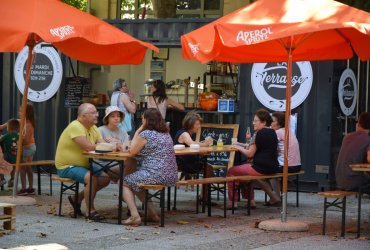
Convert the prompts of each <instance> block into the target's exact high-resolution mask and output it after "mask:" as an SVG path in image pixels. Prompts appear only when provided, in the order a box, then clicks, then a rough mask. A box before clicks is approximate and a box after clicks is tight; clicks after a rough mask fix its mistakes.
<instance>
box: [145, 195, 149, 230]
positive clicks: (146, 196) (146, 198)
mask: <svg viewBox="0 0 370 250" xmlns="http://www.w3.org/2000/svg"><path fill="white" fill-rule="evenodd" d="M148 193H149V191H148V190H147V189H146V190H145V201H144V225H145V226H146V225H147V223H148V200H149V194H148Z"/></svg>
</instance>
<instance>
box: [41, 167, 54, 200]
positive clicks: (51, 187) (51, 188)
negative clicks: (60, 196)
mask: <svg viewBox="0 0 370 250" xmlns="http://www.w3.org/2000/svg"><path fill="white" fill-rule="evenodd" d="M52 172H53V170H52V169H51V168H50V172H49V185H50V196H53V183H52V180H51V177H52V176H53V173H52ZM40 192H41V191H40Z"/></svg>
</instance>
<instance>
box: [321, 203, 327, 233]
mask: <svg viewBox="0 0 370 250" xmlns="http://www.w3.org/2000/svg"><path fill="white" fill-rule="evenodd" d="M326 201H327V198H326V197H325V198H324V215H323V217H322V235H325V227H326V208H327V207H326Z"/></svg>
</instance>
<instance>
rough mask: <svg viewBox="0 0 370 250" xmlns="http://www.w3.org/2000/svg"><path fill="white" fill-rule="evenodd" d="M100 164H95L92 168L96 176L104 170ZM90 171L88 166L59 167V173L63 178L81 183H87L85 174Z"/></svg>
mask: <svg viewBox="0 0 370 250" xmlns="http://www.w3.org/2000/svg"><path fill="white" fill-rule="evenodd" d="M100 169H101V168H100V167H99V166H93V167H92V170H93V172H94V175H95V176H100V175H101V173H102V171H99V170H100ZM87 172H89V169H88V168H85V167H80V166H69V167H66V168H63V169H58V175H59V176H60V177H62V178H70V179H73V180H75V181H77V182H79V183H85V175H86V173H87Z"/></svg>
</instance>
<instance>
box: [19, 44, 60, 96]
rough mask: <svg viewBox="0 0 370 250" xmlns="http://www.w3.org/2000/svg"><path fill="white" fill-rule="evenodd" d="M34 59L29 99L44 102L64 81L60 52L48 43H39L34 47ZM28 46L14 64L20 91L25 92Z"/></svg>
mask: <svg viewBox="0 0 370 250" xmlns="http://www.w3.org/2000/svg"><path fill="white" fill-rule="evenodd" d="M34 53H35V55H34V61H33V63H32V66H31V76H30V83H29V89H28V99H29V100H30V101H33V102H43V101H46V100H48V99H50V98H51V97H53V96H54V95H55V93H56V92H57V91H58V89H59V86H60V84H61V82H62V77H63V66H62V61H61V60H60V56H59V54H58V52H57V51H56V50H55V49H54V47H53V46H52V45H50V44H48V43H39V44H37V45H36V46H35V48H34ZM27 60H28V47H27V46H26V47H24V48H23V49H22V50H21V52H20V53H19V54H18V56H17V59H16V61H15V65H14V78H15V82H16V84H17V87H18V89H19V91H20V92H21V93H22V94H23V91H24V86H25V84H26V81H25V79H26V67H27Z"/></svg>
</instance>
